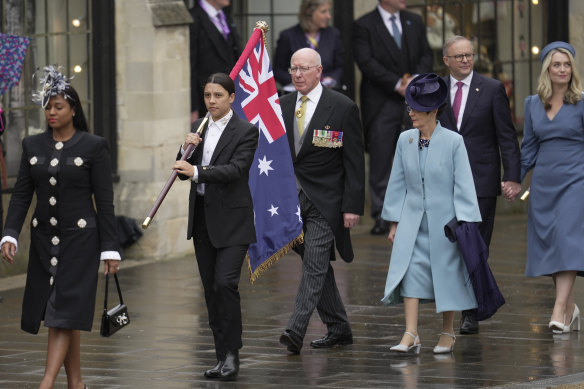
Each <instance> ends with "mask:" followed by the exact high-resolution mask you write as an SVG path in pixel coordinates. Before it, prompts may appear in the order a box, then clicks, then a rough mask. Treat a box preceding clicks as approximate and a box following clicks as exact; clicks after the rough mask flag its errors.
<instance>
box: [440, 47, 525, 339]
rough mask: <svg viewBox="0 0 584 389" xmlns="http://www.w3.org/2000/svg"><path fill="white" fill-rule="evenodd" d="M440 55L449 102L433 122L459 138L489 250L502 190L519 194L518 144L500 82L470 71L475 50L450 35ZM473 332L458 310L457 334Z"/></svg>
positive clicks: (473, 324) (472, 319) (474, 326)
mask: <svg viewBox="0 0 584 389" xmlns="http://www.w3.org/2000/svg"><path fill="white" fill-rule="evenodd" d="M442 51H443V55H444V57H443V61H444V64H445V65H446V67H447V68H448V70H449V72H450V74H449V75H447V76H445V77H444V78H443V79H444V81H445V82H446V85H447V86H448V91H449V97H450V98H449V99H448V103H447V107H446V109H444V111H443V112H442V114H441V115H439V116H438V119H439V120H440V123H441V124H442V126H443V127H445V128H448V129H449V130H452V131H455V132H458V133H459V134H460V135H462V137H463V139H464V144H465V146H466V149H467V151H468V159H469V161H470V167H471V169H472V174H473V178H474V185H475V190H476V193H477V196H478V201H479V207H480V209H481V218H482V222H481V224H479V231H480V233H481V236H482V238H483V240H484V241H485V244H486V245H487V247H489V245H490V243H491V236H492V234H493V227H494V225H495V210H496V206H497V196H499V195H500V194H501V188H503V189H504V193H505V198H507V199H508V200H513V199H515V197H516V196H517V195H518V194H519V192H520V191H521V185H520V184H519V171H520V169H519V166H520V162H519V158H520V157H519V142H518V141H517V133H516V131H515V126H514V125H513V120H512V119H511V109H510V108H509V99H508V98H507V93H506V91H505V86H504V85H503V83H502V82H500V81H498V80H495V79H493V78H490V77H486V76H483V75H481V74H479V73H478V72H475V71H473V67H474V49H473V46H472V43H471V42H470V41H469V40H468V39H466V38H465V37H462V36H458V35H456V36H453V37H452V38H450V39H447V40H446V42H444V46H443V49H442ZM501 160H502V164H503V177H501ZM478 332H479V323H478V321H477V320H476V312H475V311H474V310H465V311H463V312H462V316H461V321H460V333H461V334H476V333H478Z"/></svg>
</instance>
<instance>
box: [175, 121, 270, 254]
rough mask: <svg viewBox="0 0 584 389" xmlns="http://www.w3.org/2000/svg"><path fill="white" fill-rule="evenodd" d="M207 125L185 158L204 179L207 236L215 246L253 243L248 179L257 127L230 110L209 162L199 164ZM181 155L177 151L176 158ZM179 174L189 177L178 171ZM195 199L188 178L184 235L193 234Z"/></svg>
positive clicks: (195, 187)
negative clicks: (229, 117)
mask: <svg viewBox="0 0 584 389" xmlns="http://www.w3.org/2000/svg"><path fill="white" fill-rule="evenodd" d="M201 120H202V119H199V120H197V121H195V123H194V124H193V129H192V130H191V131H192V132H195V131H196V129H197V128H199V124H200V123H201ZM207 126H208V125H205V128H204V129H203V132H202V137H203V142H201V143H200V144H199V146H197V148H196V149H195V151H194V152H193V154H192V155H191V156H190V157H189V158H187V161H188V162H189V163H190V164H192V165H195V166H197V170H198V172H199V178H198V181H199V182H200V183H205V197H204V199H205V200H204V201H205V218H206V220H207V231H208V232H209V239H210V240H211V243H212V244H213V246H214V247H216V248H220V247H228V246H236V245H245V244H250V243H253V242H255V241H256V234H255V227H254V216H253V203H252V198H251V193H250V190H249V185H248V181H249V168H250V166H251V164H252V161H253V156H254V153H255V150H256V148H257V145H258V137H259V131H258V129H257V128H256V127H254V126H253V125H252V124H251V123H248V122H247V121H245V120H241V119H240V118H238V117H237V115H235V114H233V117H232V118H231V120H230V121H229V123H227V126H226V127H225V130H223V133H222V134H221V137H220V138H219V141H218V142H217V146H216V147H215V150H214V152H213V156H212V157H211V163H210V164H209V165H208V166H201V160H202V158H203V148H204V145H205V134H206V132H207ZM180 158H181V154H180V152H179V154H178V155H177V159H180ZM179 178H180V179H181V180H186V179H190V177H187V176H184V175H180V174H179ZM199 199H200V197H199ZM197 200H198V199H197V183H195V182H191V191H190V194H189V223H188V227H187V239H190V238H191V237H192V236H193V226H194V220H195V218H196V217H197V215H196V214H195V202H196V201H197Z"/></svg>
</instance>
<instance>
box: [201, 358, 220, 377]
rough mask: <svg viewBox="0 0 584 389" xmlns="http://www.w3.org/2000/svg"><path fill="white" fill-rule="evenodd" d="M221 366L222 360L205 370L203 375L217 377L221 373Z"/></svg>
mask: <svg viewBox="0 0 584 389" xmlns="http://www.w3.org/2000/svg"><path fill="white" fill-rule="evenodd" d="M222 367H223V361H219V362H217V364H216V365H215V367H214V368H212V369H209V370H206V371H205V377H207V378H219V376H220V375H221V368H222Z"/></svg>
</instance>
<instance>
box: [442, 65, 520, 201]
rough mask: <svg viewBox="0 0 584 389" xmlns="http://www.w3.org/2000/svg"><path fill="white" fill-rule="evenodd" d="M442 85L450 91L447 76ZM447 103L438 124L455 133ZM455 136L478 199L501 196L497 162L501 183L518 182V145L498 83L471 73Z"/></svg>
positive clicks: (451, 114)
mask: <svg viewBox="0 0 584 389" xmlns="http://www.w3.org/2000/svg"><path fill="white" fill-rule="evenodd" d="M444 81H445V82H446V85H447V86H448V90H449V91H450V76H446V77H444ZM450 101H451V98H450V95H449V97H448V100H447V104H448V106H447V108H446V109H445V110H444V112H442V114H441V115H440V116H439V117H438V120H440V124H442V126H443V127H446V128H448V129H450V130H453V131H457V128H456V122H455V121H454V113H453V112H452V105H451V103H450ZM458 132H459V133H460V135H462V137H463V138H464V144H465V146H466V150H467V152H468V159H469V161H470V166H471V169H472V175H473V178H474V182H475V189H476V192H477V196H478V197H496V196H498V195H500V194H501V160H502V161H503V171H504V174H503V178H502V180H503V181H515V182H520V177H519V176H520V167H521V165H520V154H519V142H518V141H517V133H516V131H515V127H514V126H513V122H512V120H511V110H510V108H509V99H508V98H507V93H506V92H505V87H504V86H503V84H502V83H501V82H500V81H498V80H495V79H492V78H490V77H486V76H483V75H481V74H478V73H477V72H474V73H473V76H472V80H471V83H470V89H469V93H468V97H467V101H466V106H465V108H464V113H463V116H462V122H461V125H460V131H458Z"/></svg>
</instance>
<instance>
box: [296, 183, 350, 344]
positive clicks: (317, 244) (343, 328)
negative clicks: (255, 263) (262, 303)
mask: <svg viewBox="0 0 584 389" xmlns="http://www.w3.org/2000/svg"><path fill="white" fill-rule="evenodd" d="M298 199H299V201H300V211H301V215H302V220H303V222H304V248H303V253H301V257H302V278H301V280H300V285H299V287H298V293H297V295H296V303H295V305H294V312H293V313H292V316H291V317H290V320H289V321H288V327H287V329H288V330H289V331H292V332H294V333H295V334H296V335H298V336H299V337H300V338H301V339H304V335H305V334H306V329H307V327H308V323H309V321H310V317H311V316H312V313H313V312H314V309H315V308H316V310H317V312H318V314H319V316H320V319H321V320H322V322H323V323H324V324H326V326H327V329H328V332H329V333H332V334H336V335H341V336H343V335H349V334H351V326H350V325H349V319H348V318H347V312H346V311H345V307H344V305H343V301H342V300H341V296H340V294H339V290H338V289H337V283H336V281H335V273H334V271H333V267H332V266H331V264H330V258H331V250H333V249H334V247H333V243H334V234H333V231H332V229H331V227H330V225H329V223H328V221H327V220H326V219H325V217H324V216H323V215H322V214H321V213H320V212H319V211H318V209H316V207H315V206H314V204H312V201H310V199H309V198H308V197H307V196H306V194H305V193H304V192H303V191H302V190H301V191H300V193H299V195H298ZM301 251H302V250H301Z"/></svg>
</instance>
